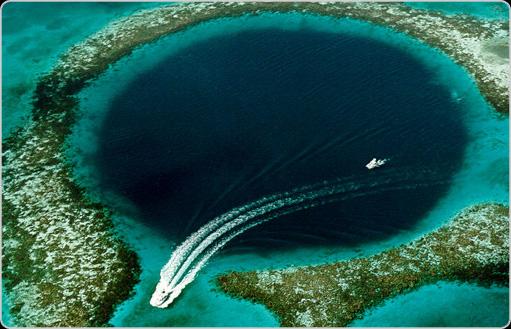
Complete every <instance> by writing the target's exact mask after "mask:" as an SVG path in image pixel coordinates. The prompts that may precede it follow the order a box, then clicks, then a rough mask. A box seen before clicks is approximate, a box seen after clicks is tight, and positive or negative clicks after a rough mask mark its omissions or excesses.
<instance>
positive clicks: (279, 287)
mask: <svg viewBox="0 0 511 329" xmlns="http://www.w3.org/2000/svg"><path fill="white" fill-rule="evenodd" d="M508 211H509V209H508V208H507V207H505V206H503V205H498V204H487V205H478V206H473V207H470V208H468V209H465V210H464V211H462V212H461V213H460V214H458V215H457V216H456V217H455V218H454V219H453V220H452V221H451V222H450V223H448V224H446V225H445V226H443V227H441V228H440V229H438V230H437V231H435V232H432V233H429V234H427V235H425V236H423V237H422V238H420V239H418V240H416V241H413V242H412V243H410V244H407V245H402V246H399V247H397V248H393V249H390V250H387V251H384V252H382V253H380V254H377V255H374V256H371V257H366V258H356V259H351V260H348V261H342V262H338V263H333V264H325V265H319V266H306V267H297V268H288V269H284V270H270V271H254V272H232V273H228V274H225V275H222V276H220V277H219V278H218V284H219V286H220V287H221V288H222V289H223V290H224V291H225V292H227V293H228V294H230V295H233V296H236V297H243V298H247V299H250V300H252V301H255V302H258V303H263V304H265V305H266V306H267V307H268V308H269V309H270V310H272V311H273V312H275V313H276V314H277V316H278V317H279V319H280V322H281V324H282V325H283V326H288V327H301V326H307V327H310V326H314V327H322V326H339V327H342V326H346V325H347V324H349V323H350V322H351V321H352V320H353V319H355V318H356V317H357V316H360V315H361V314H362V313H363V312H364V311H365V310H367V309H369V308H370V307H373V306H376V305H378V304H380V303H381V302H382V301H384V300H385V299H387V298H389V297H392V296H395V295H397V294H400V293H404V292H406V291H410V290H412V289H415V288H418V287H420V286H422V285H425V284H430V283H435V282H438V281H440V280H451V281H452V280H459V281H467V282H476V283H482V284H489V283H494V282H496V283H499V284H507V283H508V265H509V235H508V226H509V220H508V219H509V217H508Z"/></svg>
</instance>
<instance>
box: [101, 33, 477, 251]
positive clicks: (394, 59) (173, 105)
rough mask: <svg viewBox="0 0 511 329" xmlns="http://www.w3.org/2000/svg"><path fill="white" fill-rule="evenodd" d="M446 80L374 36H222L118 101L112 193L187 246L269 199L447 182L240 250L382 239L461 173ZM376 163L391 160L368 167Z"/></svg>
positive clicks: (262, 232)
mask: <svg viewBox="0 0 511 329" xmlns="http://www.w3.org/2000/svg"><path fill="white" fill-rule="evenodd" d="M155 56H157V54H155ZM435 81H438V77H437V76H436V73H435V72H434V71H432V70H430V69H428V68H427V67H426V66H425V65H424V64H423V63H422V62H421V61H419V60H417V59H416V58H414V57H413V56H411V55H410V54H409V53H407V52H405V51H403V50H401V49H399V48H397V47H394V46H390V45H387V44H385V43H383V42H381V41H376V40H373V39H369V38H364V37H356V36H351V35H347V34H346V35H345V34H342V33H327V32H318V31H314V30H307V29H304V30H301V31H285V30H280V29H258V30H250V31H245V32H240V33H235V34H226V35H223V36H219V37H212V38H210V39H207V40H206V41H201V42H197V43H195V44H193V45H191V46H189V47H187V48H185V49H182V50H180V51H179V52H177V53H176V54H173V55H172V56H169V57H167V58H165V59H164V60H162V61H161V62H160V64H158V65H157V67H155V68H153V69H151V70H150V71H147V72H144V73H143V74H141V75H140V76H138V77H137V78H136V79H135V80H134V81H132V82H131V83H130V84H129V86H128V87H127V88H125V90H123V92H122V93H120V94H119V95H118V96H117V97H116V98H115V99H114V100H113V102H112V105H111V107H110V109H109V112H108V115H107V118H106V120H105V121H104V123H103V126H102V128H101V132H100V145H99V152H98V158H97V169H98V171H99V173H100V177H101V182H100V183H101V187H102V188H103V189H106V190H109V191H113V192H114V193H117V194H119V195H122V196H123V197H125V198H126V200H128V201H129V202H130V203H131V204H132V205H133V206H134V207H135V208H136V209H137V217H138V218H139V220H142V221H144V223H146V224H147V225H149V226H151V227H154V228H155V229H158V230H161V231H162V232H163V233H164V234H165V235H167V236H168V237H169V238H171V239H176V240H182V239H184V238H185V237H186V236H187V235H189V234H190V233H192V232H193V231H194V230H196V229H198V228H199V227H200V226H201V225H203V224H204V223H206V222H208V221H209V220H211V219H212V218H214V217H215V216H217V215H219V214H222V213H224V212H226V211H229V210H230V209H232V208H233V207H236V206H240V205H243V204H245V203H247V202H249V201H253V200H255V199H257V198H259V197H261V196H264V195H268V194H272V193H275V192H281V191H288V190H291V189H293V188H295V187H299V186H303V185H307V184H312V183H316V182H320V181H323V180H332V179H336V178H343V177H352V178H350V179H349V180H350V181H351V182H354V183H356V182H357V179H359V178H360V179H362V180H364V181H371V180H374V181H377V180H378V179H379V176H380V175H383V173H384V172H385V171H389V170H390V171H393V172H394V174H393V175H395V178H396V181H397V180H398V178H400V175H401V174H402V173H405V172H406V173H410V172H412V173H417V175H419V174H420V173H422V172H424V171H427V170H433V171H434V172H435V174H432V175H431V181H432V182H433V181H436V180H442V181H444V183H442V184H434V185H432V186H421V187H416V188H413V189H407V190H399V186H400V185H403V184H404V183H403V182H402V181H400V182H399V183H396V189H397V190H393V191H383V192H381V193H377V194H375V195H367V196H364V195H361V196H358V197H357V198H354V199H350V200H344V201H341V202H336V203H332V204H329V205H325V206H321V207H317V208H314V209H310V210H304V211H300V212H295V213H293V214H290V215H286V216H283V217H282V218H279V219H275V220H272V221H271V222H268V223H265V224H263V225H260V226H258V227H255V228H252V229H251V230H249V231H247V232H245V233H244V234H243V235H241V236H240V237H238V238H237V239H236V240H235V241H232V242H231V243H230V244H229V246H228V247H227V248H228V250H230V251H231V252H232V251H234V250H239V249H240V248H253V249H254V250H259V251H262V252H263V251H266V250H270V249H275V248H291V247H294V246H303V245H330V244H340V245H353V244H357V243H361V242H365V241H373V240H378V239H383V238H385V237H388V236H390V235H392V234H396V233H398V232H399V231H401V230H406V229H409V228H411V227H413V225H415V224H416V223H417V221H418V220H419V219H420V218H421V217H423V216H424V215H425V214H426V212H427V211H428V210H429V209H431V208H432V207H433V206H434V205H435V203H436V202H437V201H438V200H439V198H441V197H442V195H443V194H444V193H445V192H446V190H447V189H448V188H449V180H450V179H451V177H452V175H453V174H454V173H455V172H456V171H457V170H458V169H459V166H460V164H461V160H462V155H463V150H464V147H465V144H466V139H467V138H466V132H465V128H464V126H463V122H462V120H461V116H460V111H461V109H460V108H459V107H460V105H459V104H458V103H457V102H456V100H455V99H453V97H452V95H451V92H450V91H449V90H448V88H447V87H445V85H444V84H439V83H436V82H435ZM373 157H378V158H390V159H391V160H390V161H389V162H388V164H387V165H386V166H384V167H382V168H379V169H376V170H373V171H369V170H367V169H366V168H365V167H364V165H365V164H366V163H367V162H368V161H369V160H371V158H373ZM412 176H413V175H412ZM413 183H414V180H413V179H412V178H411V179H410V184H413Z"/></svg>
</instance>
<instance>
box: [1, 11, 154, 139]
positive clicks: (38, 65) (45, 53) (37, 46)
mask: <svg viewBox="0 0 511 329" xmlns="http://www.w3.org/2000/svg"><path fill="white" fill-rule="evenodd" d="M163 4H164V3H158V2H121V3H111V2H110V3H109V2H104V3H86V2H81V3H58V2H50V3H44V2H39V3H37V2H35V3H33V2H32V3H31V2H25V3H23V2H12V3H7V4H5V5H4V6H3V7H2V68H3V72H2V74H3V77H4V78H3V79H2V105H3V106H2V107H3V109H2V138H5V137H7V136H8V135H9V133H10V132H11V130H12V128H14V127H16V126H18V125H20V124H23V122H24V120H25V119H26V117H27V115H28V111H29V109H30V102H31V98H32V92H33V90H34V88H35V83H36V80H37V78H38V77H39V76H41V75H42V74H44V73H46V72H47V71H49V70H50V69H51V67H52V66H53V65H54V64H55V61H56V60H57V58H58V56H59V55H61V54H62V53H63V52H64V51H66V50H67V49H68V48H69V47H70V46H72V45H73V44H75V43H77V42H79V41H81V40H83V39H85V38H86V37H87V36H89V35H90V34H92V33H94V32H96V31H98V30H99V29H101V28H102V27H103V26H105V25H106V24H107V23H108V22H110V21H111V20H113V19H116V18H120V17H123V16H127V15H130V14H131V13H133V12H134V11H136V10H139V9H143V8H152V7H156V6H161V5H163Z"/></svg>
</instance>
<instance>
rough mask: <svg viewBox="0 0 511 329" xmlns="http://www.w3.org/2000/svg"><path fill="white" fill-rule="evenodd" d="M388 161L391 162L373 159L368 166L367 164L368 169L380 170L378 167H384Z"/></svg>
mask: <svg viewBox="0 0 511 329" xmlns="http://www.w3.org/2000/svg"><path fill="white" fill-rule="evenodd" d="M387 161H389V159H376V158H373V159H372V160H371V161H369V163H368V164H366V168H367V169H369V170H371V169H374V168H378V167H381V166H383V165H384V164H385V163H387Z"/></svg>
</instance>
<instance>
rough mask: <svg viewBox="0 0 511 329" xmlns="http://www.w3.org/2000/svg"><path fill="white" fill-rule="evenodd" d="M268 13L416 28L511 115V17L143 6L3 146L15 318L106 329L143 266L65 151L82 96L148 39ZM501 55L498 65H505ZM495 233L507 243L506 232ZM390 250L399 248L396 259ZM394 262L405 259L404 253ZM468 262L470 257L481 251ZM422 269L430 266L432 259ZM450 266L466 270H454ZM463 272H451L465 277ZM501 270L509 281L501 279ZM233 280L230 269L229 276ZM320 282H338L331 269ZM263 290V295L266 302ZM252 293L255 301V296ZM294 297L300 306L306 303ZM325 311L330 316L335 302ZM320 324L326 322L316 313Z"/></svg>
mask: <svg viewBox="0 0 511 329" xmlns="http://www.w3.org/2000/svg"><path fill="white" fill-rule="evenodd" d="M264 12H295V13H304V14H315V15H325V16H331V17H339V18H352V19H359V20H363V21H368V22H371V23H374V24H379V25H383V26H386V27H391V28H393V29H395V30H397V31H400V32H404V33H407V34H409V35H412V36H414V37H416V38H418V39H419V40H422V41H424V42H426V43H427V44H429V45H431V46H433V47H436V48H438V49H440V50H442V51H444V52H445V53H446V54H448V55H449V56H451V58H453V59H454V60H455V61H456V62H457V63H458V64H460V65H462V66H464V67H465V68H466V69H467V71H468V72H469V73H470V74H471V75H472V77H473V78H474V79H475V81H476V82H477V84H478V86H479V89H480V90H481V91H482V93H483V94H484V96H485V97H486V99H487V100H488V101H489V102H490V103H491V104H492V105H493V106H494V107H495V109H497V110H498V111H500V112H502V113H507V112H508V89H507V88H508V86H507V83H508V72H507V68H508V59H507V58H503V57H502V56H504V55H505V54H503V53H502V52H501V51H499V50H498V49H497V50H496V49H495V47H488V46H486V48H484V47H483V45H487V44H488V40H493V41H492V42H497V43H499V44H500V43H502V41H501V40H504V39H506V38H507V36H508V25H507V22H498V21H496V22H486V21H481V20H477V19H472V18H468V17H446V16H442V15H440V14H437V13H429V12H423V11H417V10H413V9H410V8H408V7H406V6H404V5H401V4H391V3H326V4H321V3H290V2H282V3H190V4H180V5H176V6H170V7H163V8H158V9H153V10H145V11H140V12H138V13H135V14H134V15H132V16H129V17H126V18H123V19H120V20H118V21H115V22H113V23H112V24H110V25H109V26H107V27H106V28H105V29H103V30H101V31H99V32H98V33H96V34H94V35H93V36H91V37H90V38H88V39H86V40H85V41H83V42H82V43H79V44H77V45H75V46H73V47H71V48H70V49H69V51H68V52H67V53H65V54H64V55H63V56H62V57H61V58H60V60H59V61H58V63H57V64H56V66H55V67H54V68H53V70H52V71H51V72H50V73H48V74H47V75H46V76H44V77H42V78H41V79H40V80H39V82H38V84H37V87H36V91H35V94H34V102H33V109H32V116H31V119H30V120H29V121H28V122H27V124H26V125H25V126H24V127H22V128H20V129H18V130H17V131H15V132H13V133H12V134H11V135H10V137H9V138H8V139H7V140H5V141H4V142H3V145H2V146H3V154H2V157H3V168H2V171H3V178H4V180H3V184H4V185H3V194H2V201H3V202H2V207H3V209H2V218H3V228H2V229H3V239H2V247H3V248H2V249H3V263H2V264H3V265H2V272H3V277H4V279H5V288H6V290H7V294H8V297H9V300H10V302H11V313H12V316H13V320H14V321H15V323H16V325H18V326H41V327H43V326H44V327H49V326H100V325H105V324H107V321H108V319H109V318H110V316H111V314H112V313H113V310H114V308H115V306H116V305H117V304H119V303H120V302H121V301H123V300H125V299H126V298H128V297H129V295H130V293H131V291H132V289H133V286H134V285H135V284H136V282H137V280H138V276H139V273H140V268H139V265H138V262H137V259H136V255H135V254H134V253H133V252H132V251H130V250H129V248H128V246H126V244H125V243H124V242H123V241H121V240H120V239H119V238H118V237H117V235H116V233H115V231H114V228H113V224H112V220H111V217H110V216H111V215H110V213H109V211H108V210H106V209H105V208H104V206H103V205H101V204H98V203H95V202H92V201H91V200H89V199H88V198H87V197H86V195H85V193H84V190H83V189H82V188H80V187H79V185H78V184H77V183H76V182H75V181H74V180H73V178H72V177H73V175H72V168H71V167H70V165H69V164H68V162H67V159H66V158H65V155H64V154H65V150H66V145H65V141H66V138H67V136H68V135H69V134H70V131H71V127H72V125H73V124H74V123H75V120H76V114H77V112H78V110H79V109H78V99H77V96H76V95H77V93H78V92H79V91H80V90H82V89H83V87H85V86H86V85H87V83H89V82H90V81H91V80H93V79H94V78H96V77H97V76H98V75H99V74H101V73H102V72H104V71H105V70H106V69H107V68H108V67H109V65H110V64H111V63H113V62H115V61H117V60H118V59H120V58H122V57H123V56H126V55H128V54H130V53H131V51H132V50H133V49H134V48H136V47H137V46H140V45H143V44H145V43H148V42H152V41H154V40H156V39H158V38H160V37H162V36H164V35H168V34H170V33H173V32H177V31H180V30H183V29H185V28H186V27H188V26H191V25H194V24H198V23H201V22H204V21H207V20H211V19H216V18H222V17H237V16H243V15H259V14H261V13H264ZM495 40H497V41H495ZM483 48H484V49H483ZM499 49H500V48H499ZM495 56H497V57H498V58H499V60H495ZM496 237H497V240H499V235H496ZM469 241H471V240H469ZM469 252H470V250H467V253H469ZM391 255H392V254H391V252H389V253H388V256H386V257H391ZM392 257H396V258H397V260H399V259H401V258H402V257H404V256H402V255H394V256H392ZM466 257H468V258H470V255H468V256H466ZM470 259H472V258H470ZM460 261H461V260H460ZM354 262H355V263H354V264H360V266H363V265H364V264H365V263H363V261H362V260H358V261H354ZM357 262H358V263H357ZM476 263H477V262H476ZM472 265H473V264H472V263H470V262H469V263H466V264H464V266H465V267H463V269H472V268H473V267H472ZM364 266H366V265H364ZM367 266H369V265H367ZM416 266H417V267H418V268H419V269H420V272H421V273H422V272H423V270H422V267H421V266H422V265H421V264H417V265H416ZM460 266H461V265H460ZM330 267H332V269H330ZM334 267H335V266H334V265H325V267H324V271H327V272H328V271H334V270H333V268H334ZM443 267H446V268H450V269H452V268H455V267H452V266H450V265H449V266H448V265H444V266H443ZM443 267H439V268H438V269H442V268H443ZM329 269H330V270H329ZM458 269H459V268H458ZM480 270H481V269H480V268H478V269H477V272H475V273H482V274H481V275H480V278H482V277H484V278H493V276H492V275H493V274H495V273H496V272H494V267H491V273H493V274H492V275H489V274H490V273H489V272H490V267H488V268H487V271H488V273H486V272H481V271H480ZM435 271H436V270H435ZM332 273H333V272H332ZM407 273H408V272H407ZM439 273H440V272H439ZM441 273H443V274H442V276H447V274H446V273H444V272H441ZM461 274H465V275H468V274H470V275H471V277H473V274H474V273H471V272H469V271H468V270H467V271H463V273H461ZM461 274H460V273H450V274H449V275H452V277H456V276H461ZM487 274H488V275H487ZM236 275H237V274H232V275H231V276H232V277H235V276H236ZM286 275H291V274H290V273H289V274H286ZM304 275H305V274H304ZM359 275H362V274H359ZM363 275H365V276H366V277H367V280H369V281H368V282H372V281H370V280H380V281H382V282H380V281H374V282H373V283H376V282H380V283H382V284H383V283H385V282H387V281H389V282H394V281H395V280H393V279H391V278H390V279H389V278H381V277H378V278H374V277H373V276H372V275H371V274H363ZM421 275H422V274H421ZM437 276H440V275H439V274H437V272H435V273H433V274H431V275H430V277H431V278H436V277H437ZM495 276H496V277H499V276H498V275H497V274H495ZM229 278H231V277H230V276H226V277H225V278H224V279H225V280H228V279H229ZM240 278H241V277H240ZM321 278H323V279H324V280H325V282H329V281H328V280H330V282H331V284H333V281H332V280H331V279H329V278H330V276H329V275H323V276H322V277H321ZM364 278H365V277H364ZM400 278H401V276H400ZM405 278H406V281H404V282H406V284H404V283H403V284H404V285H403V286H401V285H397V286H396V285H395V284H390V283H386V284H383V285H382V286H381V287H383V288H379V289H380V290H378V292H377V293H376V292H375V294H376V295H375V297H374V298H373V299H372V302H371V303H374V304H376V303H377V302H379V300H378V299H379V298H380V297H379V296H380V295H387V296H390V295H392V294H394V293H398V292H399V291H400V290H403V289H409V288H410V287H413V286H414V284H415V285H417V284H419V283H421V282H423V281H424V280H426V279H427V277H425V276H418V275H415V274H410V276H407V277H405ZM229 280H233V278H231V279H229ZM253 280H258V279H257V278H253ZM240 282H242V281H240ZM258 282H259V281H258ZM224 286H225V285H224ZM240 287H241V285H240ZM240 289H241V288H240ZM246 289H249V288H246ZM249 290H251V289H249ZM233 293H234V292H233ZM264 296H266V295H264V294H263V295H261V298H263V297H264ZM343 296H344V297H346V296H347V294H346V293H344V292H342V294H341V295H339V299H336V300H337V301H338V302H337V303H341V304H339V305H344V304H342V302H341V301H342V299H340V297H343ZM367 296H370V295H367ZM346 298H348V297H346ZM349 298H355V297H354V296H351V297H349ZM252 299H254V300H255V297H252ZM302 299H304V300H305V298H302ZM366 299H367V298H366ZM260 300H261V301H263V300H262V299H260ZM294 302H295V304H296V302H297V301H296V300H295V301H294ZM298 302H301V300H299V301H298ZM268 303H269V304H268V306H270V307H272V306H273V305H275V306H274V308H273V309H276V308H277V307H280V306H279V305H281V306H282V305H284V304H278V303H277V302H276V301H274V300H272V301H269V302H268ZM304 303H305V304H304V305H302V304H300V303H298V304H296V305H302V306H299V307H300V308H299V309H296V312H301V313H298V314H299V315H296V314H297V313H296V312H295V315H293V319H296V318H300V319H302V320H300V321H301V322H300V321H299V322H296V321H295V322H293V320H292V319H291V318H289V319H286V318H285V317H284V314H285V311H286V310H285V309H282V319H283V323H285V324H291V323H305V324H308V323H309V322H310V321H309V317H311V316H313V315H314V316H315V313H314V314H311V315H310V316H309V315H308V313H307V312H315V311H313V310H314V308H310V309H309V308H307V307H306V305H308V304H307V303H316V304H318V303H317V302H312V301H309V302H307V301H306V302H304ZM364 303H368V302H367V301H365V299H364V300H354V301H353V303H350V304H349V305H350V306H349V307H350V308H351V310H352V311H350V312H351V313H349V314H358V313H357V312H359V310H361V309H363V308H367V307H368V306H370V305H372V304H371V303H368V304H364ZM318 305H319V304H318ZM331 305H333V306H329V307H332V309H336V308H335V307H336V306H335V304H331ZM323 310H325V312H327V311H328V309H327V308H323ZM276 312H277V311H276ZM300 314H301V315H300ZM342 314H344V313H339V314H338V315H337V318H338V320H332V323H347V322H346V321H348V322H349V320H350V319H349V318H347V317H343V315H342ZM314 319H316V318H314ZM318 321H319V320H318ZM321 321H323V320H321ZM321 321H320V322H317V323H318V324H321V323H325V324H327V323H330V322H328V321H330V320H328V321H327V320H325V322H321ZM343 321H344V322H343ZM312 323H314V324H316V320H314V321H313V322H312Z"/></svg>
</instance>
